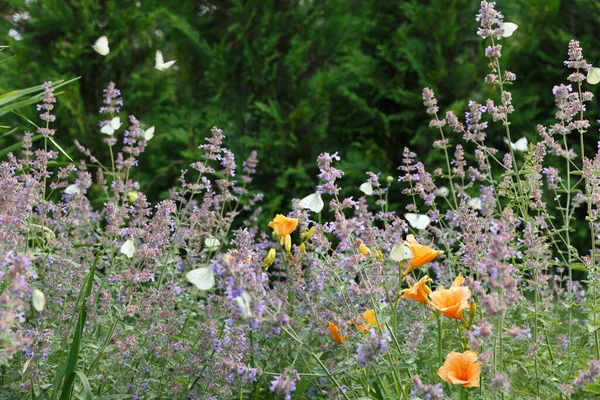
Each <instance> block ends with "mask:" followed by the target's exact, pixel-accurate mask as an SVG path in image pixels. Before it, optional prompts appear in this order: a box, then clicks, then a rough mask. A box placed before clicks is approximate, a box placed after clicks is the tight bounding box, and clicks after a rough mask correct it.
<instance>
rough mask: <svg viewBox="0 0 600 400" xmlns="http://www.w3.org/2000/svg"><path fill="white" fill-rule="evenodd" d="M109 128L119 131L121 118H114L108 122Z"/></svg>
mask: <svg viewBox="0 0 600 400" xmlns="http://www.w3.org/2000/svg"><path fill="white" fill-rule="evenodd" d="M110 126H112V128H113V129H114V130H115V131H116V130H117V129H119V128H120V127H121V118H119V117H114V118H113V119H111V120H110Z"/></svg>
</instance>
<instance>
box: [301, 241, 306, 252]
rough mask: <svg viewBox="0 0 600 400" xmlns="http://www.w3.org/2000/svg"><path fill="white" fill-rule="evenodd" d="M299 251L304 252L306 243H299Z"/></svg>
mask: <svg viewBox="0 0 600 400" xmlns="http://www.w3.org/2000/svg"><path fill="white" fill-rule="evenodd" d="M300 253H306V245H305V244H304V243H300Z"/></svg>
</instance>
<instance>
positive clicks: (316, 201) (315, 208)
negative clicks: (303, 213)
mask: <svg viewBox="0 0 600 400" xmlns="http://www.w3.org/2000/svg"><path fill="white" fill-rule="evenodd" d="M298 205H299V206H300V208H308V209H309V210H310V211H312V212H315V213H317V214H318V213H320V212H321V210H322V209H323V207H325V203H323V199H322V198H321V195H320V194H319V192H315V193H313V194H309V195H308V196H306V197H305V198H303V199H302V200H300V202H299V203H298Z"/></svg>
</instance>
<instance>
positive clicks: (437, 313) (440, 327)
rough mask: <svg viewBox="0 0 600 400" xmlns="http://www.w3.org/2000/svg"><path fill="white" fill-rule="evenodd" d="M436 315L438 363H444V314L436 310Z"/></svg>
mask: <svg viewBox="0 0 600 400" xmlns="http://www.w3.org/2000/svg"><path fill="white" fill-rule="evenodd" d="M435 317H436V318H437V323H438V365H440V366H441V365H442V364H444V357H443V354H442V345H443V342H442V340H443V336H442V334H443V331H442V324H443V322H442V314H440V313H439V312H437V311H436V312H435Z"/></svg>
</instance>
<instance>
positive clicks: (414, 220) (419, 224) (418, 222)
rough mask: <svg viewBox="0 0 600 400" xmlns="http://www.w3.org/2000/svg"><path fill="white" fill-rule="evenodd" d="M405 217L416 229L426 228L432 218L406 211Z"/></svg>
mask: <svg viewBox="0 0 600 400" xmlns="http://www.w3.org/2000/svg"><path fill="white" fill-rule="evenodd" d="M404 218H406V220H407V221H408V223H409V224H410V226H412V227H413V228H415V229H425V228H427V226H428V225H429V224H430V223H431V218H429V217H428V216H427V215H423V214H414V213H406V214H404Z"/></svg>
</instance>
